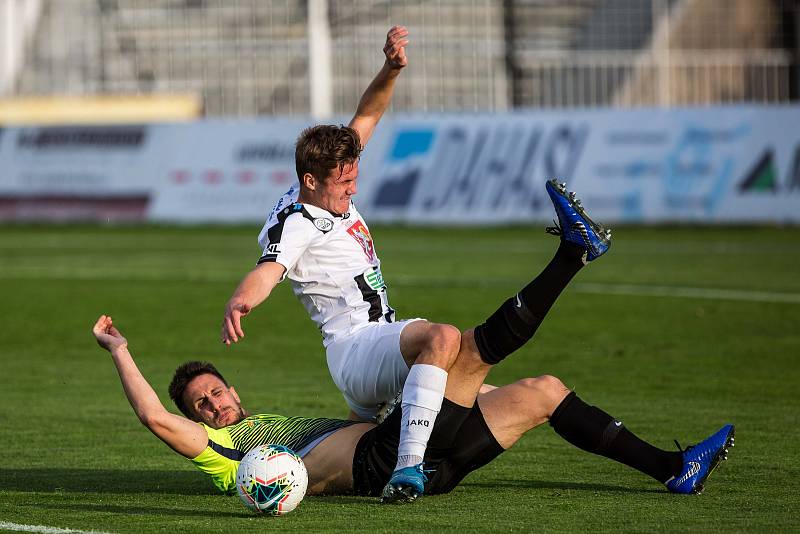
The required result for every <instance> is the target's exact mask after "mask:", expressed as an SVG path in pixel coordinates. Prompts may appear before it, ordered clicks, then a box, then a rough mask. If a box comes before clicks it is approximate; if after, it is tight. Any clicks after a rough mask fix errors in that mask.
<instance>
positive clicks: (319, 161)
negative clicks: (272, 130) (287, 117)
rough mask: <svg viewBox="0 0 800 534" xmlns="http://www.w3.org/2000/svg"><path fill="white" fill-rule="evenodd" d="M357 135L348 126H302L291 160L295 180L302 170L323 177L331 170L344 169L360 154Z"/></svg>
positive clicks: (299, 178)
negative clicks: (295, 175) (292, 161)
mask: <svg viewBox="0 0 800 534" xmlns="http://www.w3.org/2000/svg"><path fill="white" fill-rule="evenodd" d="M361 149H362V147H361V136H359V135H358V132H357V131H356V130H354V129H353V128H350V127H349V126H344V125H339V126H335V125H333V124H322V125H318V126H312V127H310V128H306V129H305V130H303V132H302V133H301V134H300V137H298V138H297V144H296V145H295V149H294V162H295V167H296V169H297V179H298V180H300V183H302V182H303V175H304V174H305V173H309V174H311V175H312V176H313V177H314V178H316V179H317V180H325V179H326V178H327V177H328V175H329V174H330V173H331V171H332V170H333V169H336V168H338V169H339V170H340V171H343V170H344V166H345V165H348V164H351V163H354V162H355V161H356V160H358V158H359V156H360V155H361Z"/></svg>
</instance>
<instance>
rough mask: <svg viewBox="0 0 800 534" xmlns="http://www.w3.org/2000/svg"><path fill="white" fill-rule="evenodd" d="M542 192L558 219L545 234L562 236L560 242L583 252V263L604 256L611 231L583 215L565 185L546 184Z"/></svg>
mask: <svg viewBox="0 0 800 534" xmlns="http://www.w3.org/2000/svg"><path fill="white" fill-rule="evenodd" d="M545 189H547V194H548V195H550V200H551V201H552V202H553V207H554V208H555V209H556V215H558V222H557V223H555V224H556V225H555V226H550V227H548V228H547V229H546V231H547V233H549V234H553V235H558V236H561V239H564V240H565V241H568V242H570V243H573V244H575V245H578V246H579V247H581V248H583V249H584V250H586V257H585V261H584V263H585V262H588V261H592V260H595V259H597V258H599V257H600V256H602V255H603V254H605V253H606V251H607V250H608V249H609V247H611V230H608V229H606V228H603V226H602V225H600V224H597V223H596V222H594V221H593V220H591V219H590V218H589V216H588V215H586V210H584V209H583V206H581V201H580V200H579V199H578V198H576V197H575V193H573V192H571V191H570V192H567V184H559V183H558V182H556V181H555V180H548V182H547V183H546V184H545ZM553 222H555V221H553Z"/></svg>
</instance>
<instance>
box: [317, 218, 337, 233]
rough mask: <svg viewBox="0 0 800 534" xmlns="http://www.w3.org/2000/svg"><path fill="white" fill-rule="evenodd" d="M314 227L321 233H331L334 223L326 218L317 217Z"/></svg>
mask: <svg viewBox="0 0 800 534" xmlns="http://www.w3.org/2000/svg"><path fill="white" fill-rule="evenodd" d="M314 226H316V227H317V230H319V231H320V232H330V231H331V230H332V229H333V221H332V220H330V219H326V218H324V217H317V218H316V219H314Z"/></svg>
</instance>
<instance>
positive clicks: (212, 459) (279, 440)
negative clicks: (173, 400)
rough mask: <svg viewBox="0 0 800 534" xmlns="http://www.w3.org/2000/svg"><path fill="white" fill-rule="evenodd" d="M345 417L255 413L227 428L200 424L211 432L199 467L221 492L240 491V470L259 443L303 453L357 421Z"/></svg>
mask: <svg viewBox="0 0 800 534" xmlns="http://www.w3.org/2000/svg"><path fill="white" fill-rule="evenodd" d="M355 423H356V421H345V420H342V419H327V418H310V417H284V416H282V415H272V414H258V415H251V416H250V417H247V418H245V419H242V420H241V421H240V422H238V423H236V424H234V425H230V426H226V427H224V428H219V429H215V428H211V427H209V426H207V425H204V424H203V423H199V424H200V425H201V426H202V427H203V428H204V429H205V431H206V433H207V434H208V446H207V447H206V449H205V450H204V451H203V452H202V453H200V454H199V455H198V456H197V457H196V458H192V463H194V464H195V465H196V466H197V468H198V469H200V470H201V471H203V472H204V473H208V474H209V475H210V476H211V479H212V480H213V482H214V485H215V486H216V487H217V488H219V490H220V491H223V492H225V493H233V492H235V491H236V470H237V469H238V467H239V462H240V461H241V459H242V458H243V457H244V455H245V454H247V452H248V451H249V450H251V449H253V448H255V447H257V446H259V445H264V444H267V443H269V444H272V445H283V446H285V447H288V448H290V449H292V450H293V451H295V452H297V453H298V454H300V455H301V456H302V455H304V454H306V453H308V452H309V450H310V448H309V447H313V446H314V445H316V444H317V443H319V441H321V440H322V439H323V438H324V437H326V436H327V435H328V434H330V433H331V432H334V431H336V430H339V429H340V428H344V427H346V426H350V425H352V424H355Z"/></svg>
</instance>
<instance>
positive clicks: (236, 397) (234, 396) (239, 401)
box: [228, 386, 242, 404]
mask: <svg viewBox="0 0 800 534" xmlns="http://www.w3.org/2000/svg"><path fill="white" fill-rule="evenodd" d="M228 391H230V392H231V395H233V399H234V400H235V401H236V402H238V403H239V404H241V403H242V401H241V400H239V394H238V393H236V389H235V388H234V387H233V386H231V387H229V388H228Z"/></svg>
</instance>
